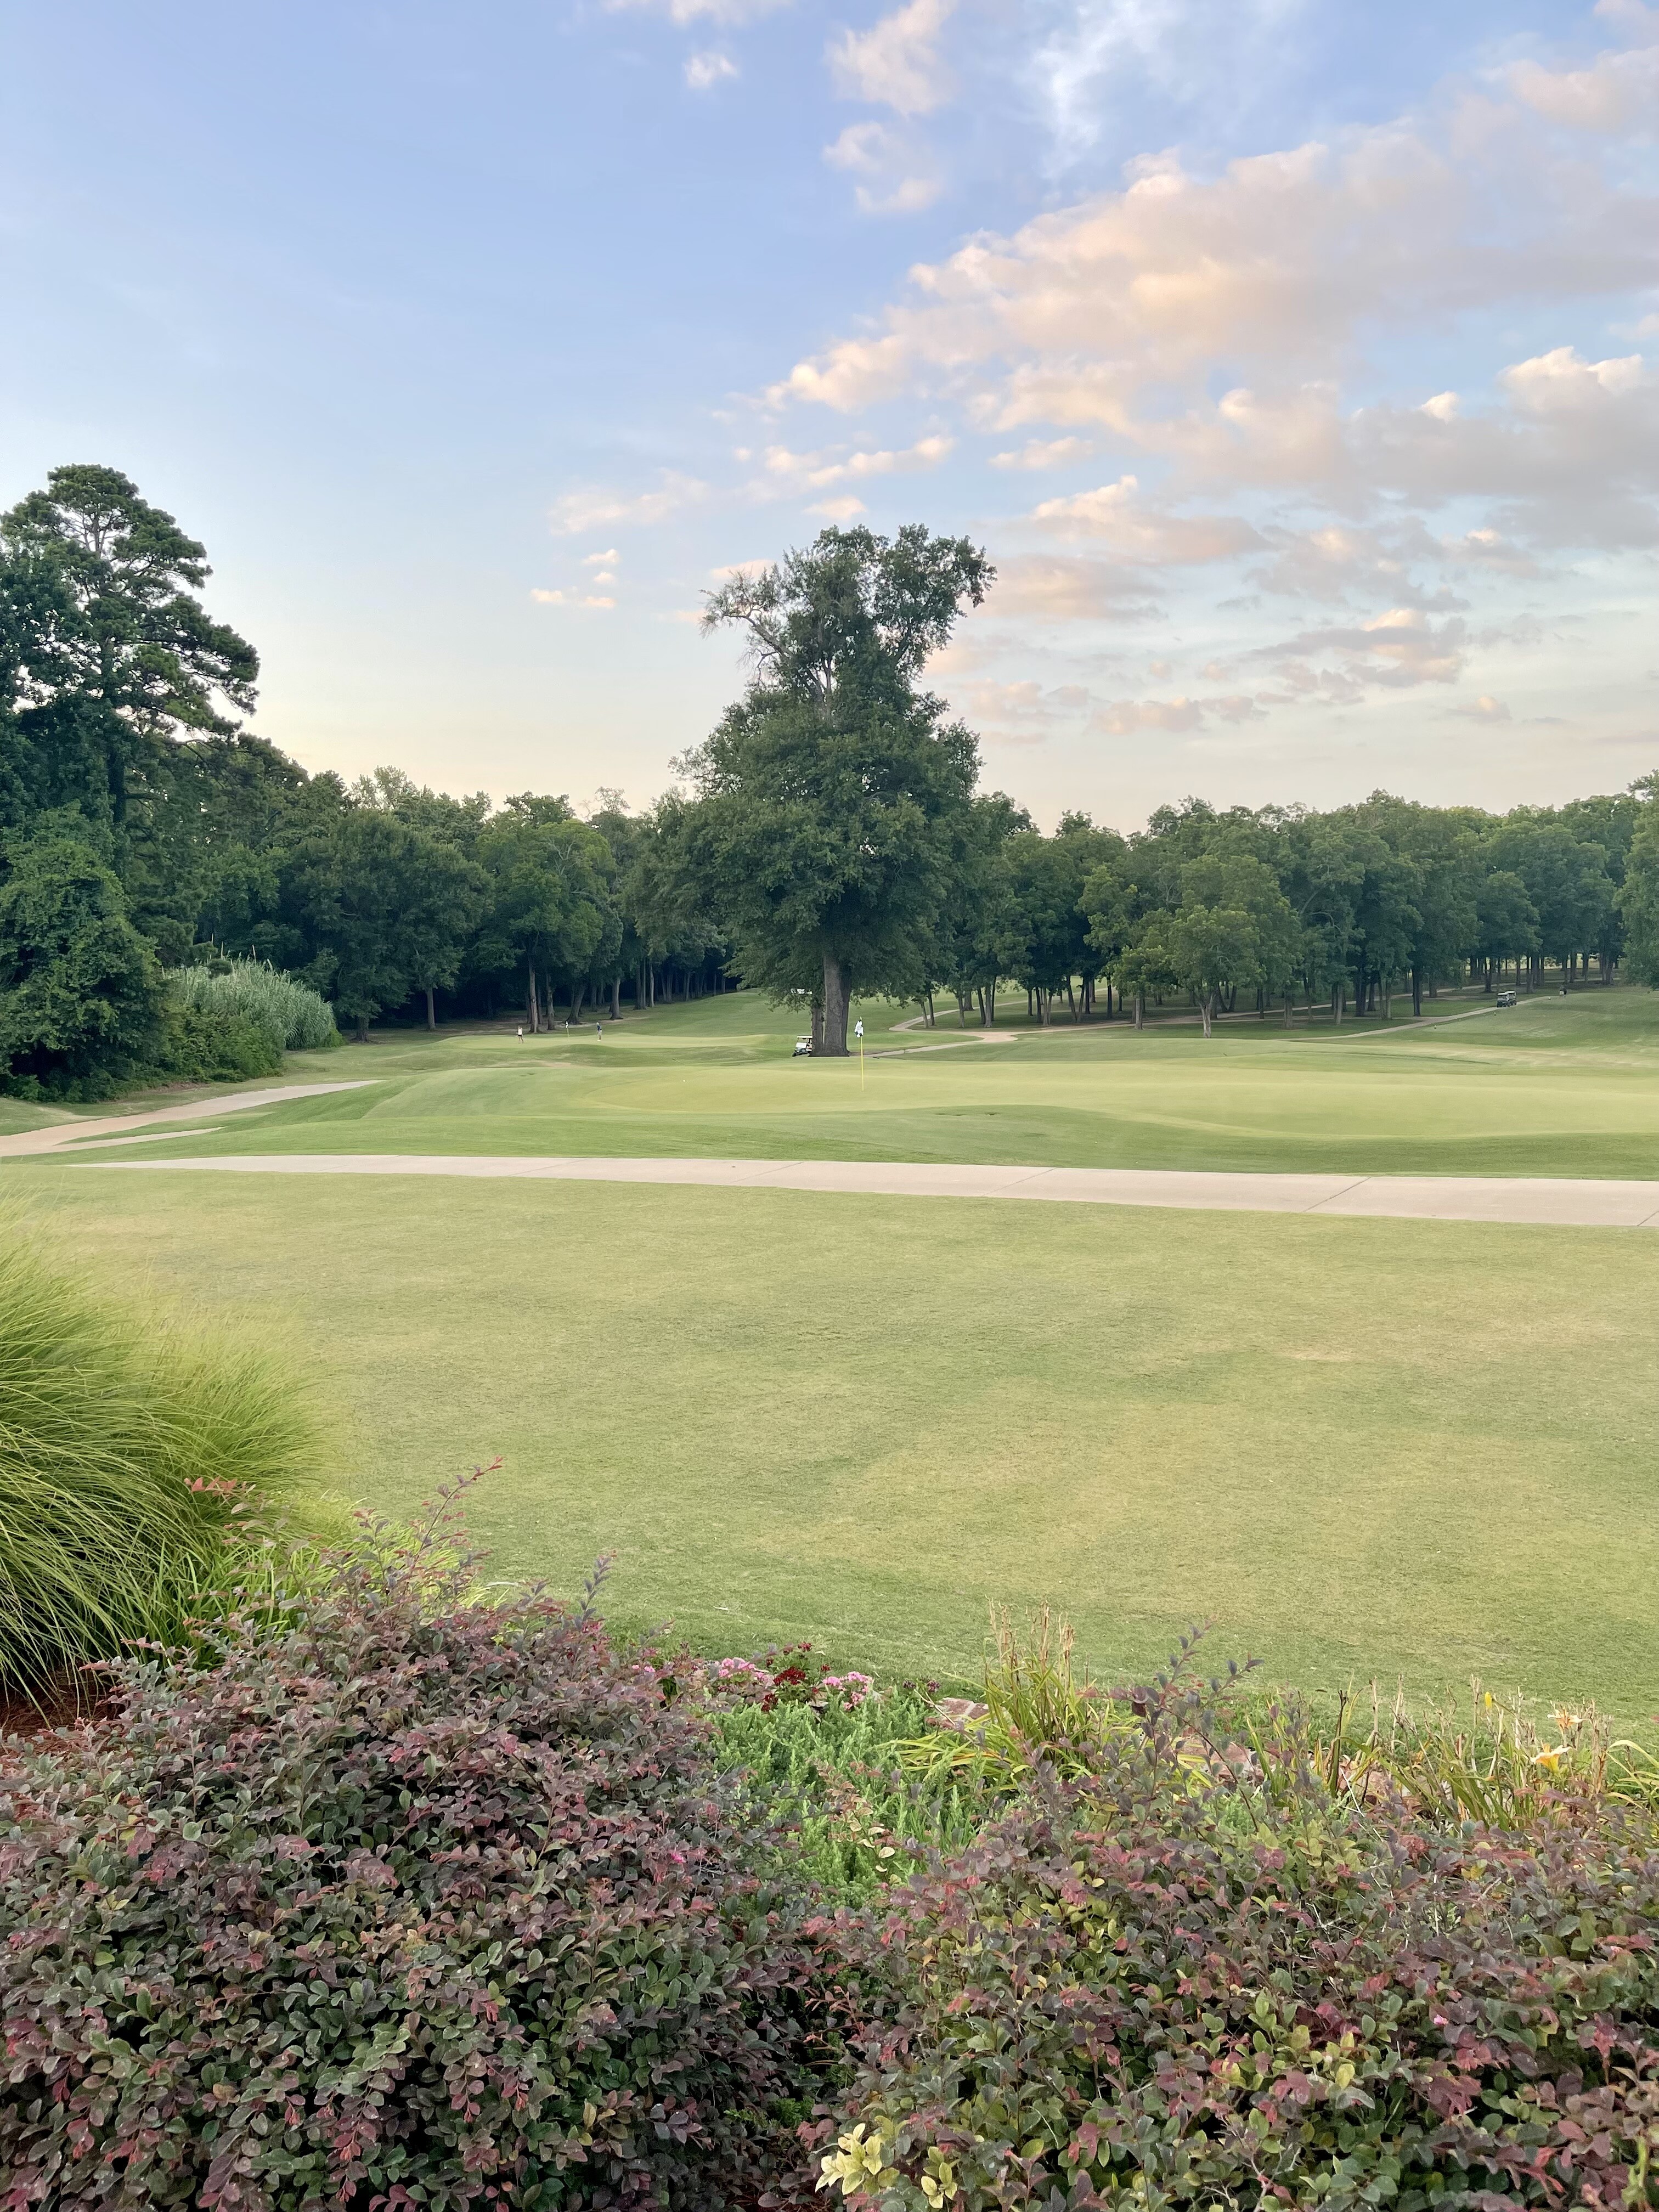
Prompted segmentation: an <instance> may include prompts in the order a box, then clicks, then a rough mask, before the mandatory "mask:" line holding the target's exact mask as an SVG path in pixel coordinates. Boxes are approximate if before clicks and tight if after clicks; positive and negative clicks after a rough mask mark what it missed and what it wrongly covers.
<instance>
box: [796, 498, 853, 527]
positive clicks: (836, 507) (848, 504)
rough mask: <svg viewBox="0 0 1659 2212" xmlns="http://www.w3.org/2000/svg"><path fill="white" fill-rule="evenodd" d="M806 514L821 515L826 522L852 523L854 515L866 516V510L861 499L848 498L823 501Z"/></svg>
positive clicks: (818, 502) (808, 509)
mask: <svg viewBox="0 0 1659 2212" xmlns="http://www.w3.org/2000/svg"><path fill="white" fill-rule="evenodd" d="M806 512H807V513H809V514H821V515H822V516H823V519H824V520H825V521H826V522H850V521H851V520H853V518H854V515H858V514H862V513H865V512H866V508H865V504H864V501H862V500H861V499H853V498H850V497H848V498H846V499H821V500H819V501H817V505H816V506H813V507H808V508H807V510H806Z"/></svg>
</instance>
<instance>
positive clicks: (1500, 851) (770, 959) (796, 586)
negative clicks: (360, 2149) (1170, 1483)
mask: <svg viewBox="0 0 1659 2212" xmlns="http://www.w3.org/2000/svg"><path fill="white" fill-rule="evenodd" d="M208 574H209V570H208V568H207V564H206V556H205V552H204V548H203V547H202V546H201V545H200V544H197V542H196V541H195V540H193V539H192V538H190V537H188V536H187V535H186V533H185V532H184V531H183V530H182V529H181V528H180V527H179V525H178V524H177V523H176V522H175V521H174V520H173V518H172V517H171V516H169V515H167V514H166V513H162V512H161V510H160V509H158V508H156V507H154V506H152V505H151V504H150V503H149V502H148V501H145V500H144V499H143V497H142V495H140V493H139V492H138V490H137V487H136V486H135V485H134V484H133V483H131V481H130V480H129V479H128V478H126V477H124V476H122V475H120V474H119V473H118V471H114V470H112V469H106V468H101V467H94V466H85V465H83V466H76V467H69V468H64V469H58V470H56V471H53V472H52V476H51V477H50V478H49V480H48V483H47V484H46V487H45V489H42V490H40V491H39V492H35V493H33V494H31V495H29V496H28V497H27V498H26V499H24V500H23V501H21V502H20V503H19V504H18V505H17V506H16V507H14V508H12V509H11V510H10V512H9V513H7V514H5V515H4V516H3V517H0V1058H3V1061H4V1065H5V1066H6V1068H7V1070H8V1075H7V1081H8V1082H9V1085H11V1087H13V1088H17V1087H20V1086H21V1087H27V1086H29V1085H35V1086H40V1085H46V1087H48V1088H50V1087H51V1085H52V1082H53V1081H54V1080H56V1079H64V1078H73V1079H86V1077H87V1073H88V1070H90V1071H93V1072H94V1073H95V1071H96V1070H97V1068H98V1067H99V1066H100V1065H114V1064H115V1063H116V1062H117V1061H118V1060H120V1059H121V1057H122V1055H123V1054H125V1055H127V1056H128V1057H129V1058H131V1055H132V1054H133V1052H134V1051H135V1049H136V1048H137V1041H138V1040H139V1039H140V1038H141V1037H142V1034H143V1030H144V1025H145V1024H146V1023H152V1024H153V1022H154V1020H155V1010H156V1006H157V1004H158V994H159V990H160V983H159V978H160V976H161V973H162V971H163V969H166V968H167V967H174V968H176V967H179V966H180V965H189V964H191V963H197V962H200V961H203V960H208V959H211V958H212V957H215V956H216V955H238V956H241V955H253V956H256V957H261V958H264V959H267V960H269V961H270V962H271V963H274V964H275V965H276V967H278V968H280V969H284V970H286V971H288V972H289V973H292V974H294V975H297V976H299V977H300V978H301V979H302V980H303V981H307V982H308V983H310V984H312V985H313V986H314V987H316V988H318V989H319V990H321V991H322V992H323V993H324V994H325V996H326V997H327V998H328V999H329V1000H331V1002H332V1004H333V1006H334V1007H335V1009H336V1012H337V1017H338V1018H339V1019H340V1021H341V1023H342V1024H343V1025H344V1026H346V1027H348V1028H350V1029H352V1030H356V1032H357V1033H358V1034H359V1035H360V1036H361V1035H366V1034H367V1032H368V1024H370V1022H371V1021H373V1020H374V1018H376V1017H377V1016H385V1015H389V1014H408V1015H410V1016H412V1017H414V1018H424V1019H425V1020H426V1021H427V1022H428V1024H435V1022H436V1020H437V1018H438V1013H439V1011H440V1008H442V1010H443V1011H445V1012H447V1013H449V1014H452V1015H456V1014H468V1015H477V1016H486V1017H490V1016H495V1017H499V1016H500V1015H501V1014H502V1013H504V1012H505V1013H508V1014H513V1015H516V1016H518V1017H519V1018H521V1019H522V1020H523V1021H524V1023H525V1024H526V1027H527V1028H529V1029H532V1030H536V1029H541V1028H544V1027H546V1026H548V1025H549V1024H550V1022H551V1021H552V1020H553V1019H554V1018H556V1017H562V1018H566V1019H571V1018H580V1017H581V1015H582V1013H583V1012H584V1010H585V1009H587V1008H599V1007H608V1008H609V1010H610V1011H611V1013H612V1014H613V1015H615V1014H617V1013H619V1012H620V1011H621V1008H622V1006H623V1003H624V1001H626V1002H628V1003H629V1004H631V1005H633V1006H649V1005H652V1004H653V1003H655V1002H656V1001H657V1000H660V999H664V998H671V997H676V996H691V995H696V994H700V993H702V992H704V991H709V990H719V989H722V988H725V987H728V986H729V985H730V984H731V983H732V982H733V981H738V980H741V981H744V982H746V983H749V984H751V985H756V986H758V987H762V988H763V989H765V990H767V991H768V992H769V993H771V994H774V995H775V996H776V997H778V998H780V999H792V1000H795V1001H796V1002H798V1003H799V1005H800V1006H802V1008H803V1018H804V1019H805V1018H808V1013H807V1010H809V1009H810V1019H811V1027H812V1031H813V1036H814V1041H815V1045H816V1047H817V1049H818V1050H820V1051H823V1052H827V1053H829V1054H840V1053H844V1052H845V1050H846V1048H847V1024H848V1006H849V1004H850V1001H851V1000H852V998H853V997H854V995H855V994H872V993H875V994H889V995H892V996H902V997H905V998H916V999H919V1000H921V1002H922V1003H923V1004H924V1005H925V1006H927V1009H928V1010H929V1012H930V1014H931V1013H932V1012H933V1007H934V1005H935V1002H936V1000H938V999H939V998H940V997H943V998H945V999H946V1000H947V1001H948V1000H954V1001H955V1004H956V1006H957V1012H958V1018H959V1019H961V1020H963V1021H964V1022H965V1021H966V1020H968V1019H969V1018H974V1019H976V1020H981V1021H986V1022H989V1021H993V1020H994V1019H995V1018H996V1006H997V997H998V994H999V992H1000V991H1001V990H1006V988H1007V987H1009V986H1010V985H1012V987H1015V988H1018V989H1022V990H1024V992H1025V993H1026V994H1028V1003H1029V1005H1030V1008H1031V1010H1032V1012H1033V1013H1034V1014H1035V1015H1036V1017H1037V1018H1040V1019H1042V1020H1051V1019H1054V1018H1056V1017H1057V1016H1063V1017H1064V1018H1072V1019H1077V1020H1081V1019H1083V1018H1086V1017H1089V1016H1091V1015H1098V1014H1104V1015H1105V1016H1107V1017H1110V1018H1117V1017H1119V1016H1120V1015H1121V1016H1124V1017H1126V1018H1133V1019H1135V1020H1139V1019H1140V1018H1142V1017H1143V1014H1144V1010H1145V1008H1146V1006H1147V1005H1148V1004H1149V1002H1150V1003H1157V1002H1160V1001H1161V1002H1163V1003H1165V1004H1167V1003H1169V1002H1170V1001H1171V1000H1175V1001H1177V1002H1179V1003H1181V1004H1183V1005H1186V1004H1191V1005H1193V1006H1196V1007H1197V1009H1198V1011H1199V1013H1200V1016H1201V1018H1202V1020H1203V1023H1204V1026H1205V1029H1206V1032H1207V1030H1208V1029H1209V1027H1210V1024H1211V1021H1212V1018H1213V1017H1214V1015H1215V1014H1216V1012H1218V1011H1233V1010H1236V1009H1237V1007H1238V1006H1239V1005H1240V1003H1241V1000H1242V1001H1243V1003H1244V1004H1245V1005H1248V1006H1252V1007H1254V1008H1255V1009H1256V1010H1257V1011H1260V1012H1267V1010H1268V1009H1270V1008H1272V1009H1282V1012H1283V1015H1284V1018H1285V1019H1286V1020H1289V1019H1290V1018H1291V1014H1292V1012H1293V1010H1294V1008H1295V1006H1297V1004H1298V1003H1299V1004H1301V1005H1303V1006H1305V1007H1309V1008H1311V1007H1312V1006H1315V1005H1316V1004H1319V1005H1322V1006H1323V1005H1327V1004H1328V1006H1329V1007H1330V1009H1331V1012H1332V1014H1333V1016H1334V1018H1336V1019H1339V1020H1340V1019H1341V1018H1343V1017H1344V1015H1345V1014H1346V1012H1348V1010H1349V1009H1350V1008H1352V1010H1354V1011H1357V1012H1365V1011H1368V1010H1370V1009H1372V1008H1377V1009H1380V1010H1381V1011H1383V1012H1389V1011H1390V1008H1391V1001H1392V999H1393V996H1394V994H1396V993H1404V992H1407V991H1409V993H1410V994H1411V999H1412V1003H1413V1011H1414V1012H1416V1011H1420V1009H1421V1006H1422V1001H1423V999H1424V997H1425V994H1432V993H1433V992H1434V991H1435V990H1436V989H1437V987H1439V986H1440V985H1441V984H1443V983H1447V982H1449V981H1454V980H1457V979H1461V978H1463V977H1466V976H1468V975H1471V974H1473V975H1475V976H1477V977H1480V978H1484V979H1485V980H1486V982H1487V984H1488V985H1489V987H1490V986H1492V985H1493V984H1494V983H1495V982H1496V981H1499V980H1501V979H1502V978H1503V977H1504V975H1506V974H1510V973H1513V974H1514V975H1515V976H1516V979H1517V981H1521V982H1522V983H1523V984H1524V983H1526V982H1528V981H1532V982H1535V981H1537V980H1539V978H1540V976H1541V971H1542V963H1544V962H1545V961H1546V960H1547V961H1549V962H1552V963H1556V964H1558V965H1559V968H1560V969H1561V971H1562V974H1563V976H1564V978H1565V980H1567V981H1569V982H1571V981H1576V980H1578V979H1581V978H1584V977H1587V976H1588V975H1590V974H1591V973H1592V972H1593V973H1594V974H1595V975H1598V976H1599V977H1601V979H1602V980H1607V979H1608V978H1610V977H1611V976H1612V975H1613V972H1614V971H1615V969H1617V968H1619V966H1620V964H1621V963H1623V965H1624V967H1625V969H1626V972H1627V973H1630V974H1632V975H1635V976H1636V977H1638V979H1639V980H1642V981H1647V982H1650V983H1659V828H1656V825H1659V808H1656V806H1655V805H1654V800H1655V799H1656V796H1659V777H1654V776H1649V777H1647V778H1644V779H1643V780H1642V781H1640V782H1639V783H1638V784H1636V785H1634V786H1632V787H1631V789H1630V790H1628V791H1627V792H1625V793H1620V794H1617V795H1613V796H1609V797H1601V798H1590V799H1580V800H1575V801H1573V802H1571V803H1570V804H1569V805H1564V806H1559V807H1550V808H1540V807H1519V808H1516V809H1513V810H1511V811H1510V812H1508V813H1506V814H1503V815H1496V814H1492V813H1489V812H1486V811H1482V810H1480V809H1477V808H1473V807H1435V806H1427V805H1419V804H1416V803H1414V802H1412V801H1409V800H1407V799H1398V798H1394V797H1391V796H1389V795H1388V794H1386V793H1376V794H1374V795H1373V796H1372V797H1371V798H1370V799H1366V800H1364V801H1362V802H1360V803H1359V804H1358V805H1351V806H1346V807H1338V808H1334V809H1330V810H1328V811H1315V810H1311V809H1307V808H1302V807H1294V806H1263V807H1259V808H1254V809H1250V808H1243V807H1235V808H1231V809H1228V810H1225V811H1218V810H1216V809H1213V808H1212V807H1210V806H1208V805H1205V804H1204V803H1203V802H1201V801H1200V800H1196V799H1189V800H1188V801H1186V802H1185V803H1184V804H1182V805H1178V806H1177V805H1170V806H1166V807H1161V808H1159V809H1158V811H1156V812H1155V813H1154V814H1153V815H1152V817H1151V820H1150V822H1149V823H1148V825H1147V827H1146V829H1144V830H1141V831H1138V832H1135V833H1133V834H1131V835H1128V836H1123V835H1121V834H1120V833H1118V832H1117V831H1115V830H1114V829H1109V828H1106V827H1103V826H1102V825H1099V824H1097V823H1095V822H1094V821H1093V820H1091V817H1090V816H1089V815H1088V814H1086V813H1085V812H1081V811H1079V812H1072V813H1067V814H1066V816H1064V817H1063V818H1062V819H1061V821H1060V825H1059V828H1058V829H1057V830H1056V831H1055V832H1054V834H1053V835H1052V836H1049V835H1045V834H1043V833H1042V831H1040V830H1039V829H1037V827H1036V825H1035V824H1034V823H1033V822H1032V820H1031V818H1030V815H1029V814H1028V813H1027V812H1026V811H1024V809H1023V808H1021V807H1020V806H1018V805H1017V804H1016V803H1015V802H1014V801H1013V800H1012V799H1009V798H1008V797H1006V795H1005V794H1003V793H999V792H984V791H981V789H980V788H979V767H980V763H979V754H978V747H977V744H976V742H975V738H974V737H973V735H972V734H971V732H969V731H968V730H967V729H966V728H965V727H964V726H963V724H962V723H961V722H960V721H959V720H955V719H953V718H951V716H950V714H949V713H948V710H947V708H945V704H944V702H942V701H941V700H939V698H938V697H937V696H934V695H933V693H931V692H930V691H928V690H927V689H926V688H925V684H924V680H923V678H924V671H925V667H926V664H927V660H928V659H929V658H930V656H931V655H932V654H933V653H936V652H937V651H938V650H939V648H940V647H942V646H943V645H944V644H945V641H946V640H947V639H948V638H949V636H950V635H951V630H952V629H953V626H954V624H955V623H956V622H957V618H958V617H959V615H960V614H961V612H962V611H963V609H964V608H966V607H968V606H970V605H978V604H979V603H980V602H981V600H982V599H984V597H985V595H986V594H987V592H989V591H990V590H991V589H992V588H993V587H994V580H995V578H994V569H993V568H992V567H991V565H990V563H989V562H987V559H986V557H985V556H984V554H983V552H982V551H981V550H979V549H977V548H975V546H973V545H972V544H970V543H969V542H968V541H967V540H966V539H963V538H943V537H938V536H934V535H932V534H930V533H929V532H927V530H926V529H924V528H922V527H921V526H910V527H908V528H906V529H903V530H901V531H900V532H897V533H896V536H895V537H894V538H890V539H889V538H882V537H878V536H877V535H875V534H874V533H872V532H869V531H866V530H859V529H852V530H838V529H831V530H826V531H824V532H822V533H821V534H820V535H819V537H818V538H817V540H816V541H815V542H814V544H812V545H811V546H810V547H808V548H806V549H805V550H801V551H798V552H794V553H792V554H790V555H789V556H787V558H786V559H785V560H784V561H782V562H780V563H779V564H777V565H776V566H775V567H773V568H767V569H764V570H763V571H761V572H760V573H759V574H754V575H744V576H739V577H738V578H736V579H734V580H732V581H731V582H729V583H727V584H726V586H724V587H723V588H722V589H721V590H720V592H716V593H714V594H713V595H711V597H710V599H709V601H708V609H707V613H706V617H705V621H706V624H707V625H708V627H710V628H717V627H723V626H728V625H730V626H735V627H737V628H738V629H739V630H740V631H741V632H742V633H743V634H744V636H745V639H746V641H747V643H748V646H749V647H750V678H749V681H748V683H747V685H746V687H745V690H744V695H743V696H742V697H741V698H740V699H738V700H737V701H736V702H733V704H732V706H731V707H730V708H728V709H727V711H726V714H724V715H723V716H722V717H721V718H720V722H719V724H718V725H717V726H716V728H715V729H714V731H713V732H711V734H710V735H709V737H708V739H707V740H706V741H705V742H704V743H703V744H701V745H699V746H697V747H696V748H694V749H693V750H691V751H690V752H689V753H687V754H686V755H684V757H682V758H681V759H679V760H678V761H677V762H675V763H673V767H674V770H675V773H676V775H677V778H678V781H677V783H676V786H675V787H674V788H673V789H672V790H671V791H670V792H669V793H667V794H666V795H665V796H664V797H663V798H661V799H659V800H658V801H657V802H656V803H655V804H654V805H653V806H651V807H650V808H648V809H647V810H645V811H643V812H641V813H638V814H635V813H632V812H630V811H629V810H628V808H627V807H626V806H625V805H623V802H622V800H621V799H620V798H619V797H618V796H617V795H616V794H614V793H604V794H601V798H600V801H599V804H598V805H597V806H595V807H594V808H593V809H592V810H591V811H589V812H588V813H587V814H586V816H585V817H584V816H582V815H581V814H580V813H579V812H578V811H577V810H575V809H574V808H573V807H572V805H570V803H569V801H568V799H567V798H565V797H563V796H559V795H554V794H551V793H534V792H525V793H519V794H517V795H515V796H513V797H511V798H509V799H506V800H505V801H504V802H503V803H501V805H495V804H494V803H492V801H491V800H490V799H489V796H488V795H487V794H485V793H474V794H472V795H471V796H464V797H461V798H452V797H450V796H449V795H447V793H441V792H434V791H430V790H428V789H426V788H424V787H420V786H417V785H416V783H415V782H414V781H412V780H411V779H410V777H409V776H407V775H404V774H403V773H402V772H401V771H400V770H398V769H395V768H385V769H380V770H378V771H377V772H376V773H375V774H374V775H372V776H368V777H365V778H361V779H359V780H357V781H355V782H348V781H345V780H344V779H343V778H342V777H340V776H338V775H333V774H331V773H324V774H319V775H307V773H306V771H305V770H304V769H301V767H300V766H299V765H298V764H297V763H295V762H294V761H293V760H291V759H289V757H287V756H286V755H285V754H284V753H283V752H282V751H280V750H278V749H277V747H276V746H275V745H273V744H270V743H269V742H267V741H266V740H264V739H263V738H258V737H255V736H253V735H252V734H251V733H250V732H248V731H247V729H246V727H245V726H243V725H242V721H241V717H243V716H245V715H246V714H247V713H248V712H249V711H250V710H251V708H252V705H253V703H254V697H255V688H256V684H257V680H258V656H257V654H256V653H255V651H254V649H253V647H252V646H251V645H250V644H248V643H247V641H246V640H244V639H243V638H241V637H240V636H239V635H237V634H236V633H235V632H234V630H232V629H228V628H227V627H226V626H225V625H223V624H222V623H216V622H214V621H213V620H211V619H210V617H209V616H208V615H207V613H206V611H205V610H204V607H203V605H202V603H201V599H200V597H199V593H200V592H201V590H202V588H203V586H204V584H205V582H206V580H207V577H208Z"/></svg>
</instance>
